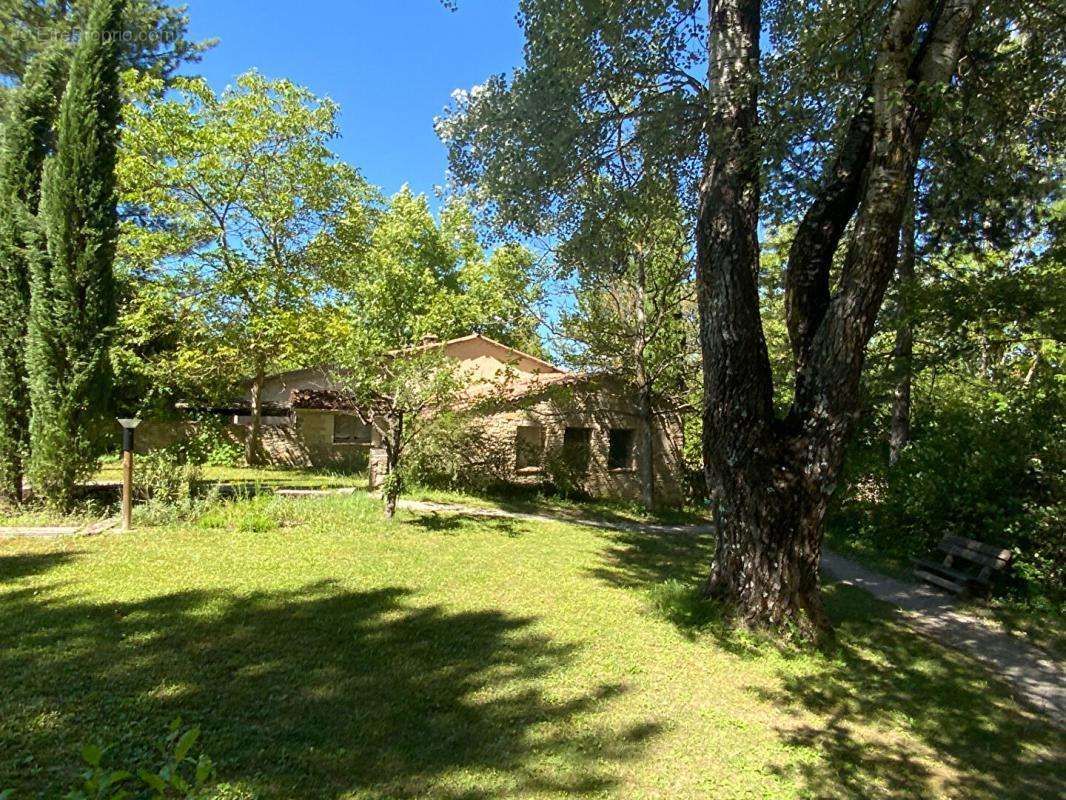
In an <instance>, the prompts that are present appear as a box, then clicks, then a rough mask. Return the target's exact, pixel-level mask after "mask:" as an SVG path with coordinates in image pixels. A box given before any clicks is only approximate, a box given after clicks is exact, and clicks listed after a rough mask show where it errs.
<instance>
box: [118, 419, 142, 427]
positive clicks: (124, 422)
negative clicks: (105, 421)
mask: <svg viewBox="0 0 1066 800" xmlns="http://www.w3.org/2000/svg"><path fill="white" fill-rule="evenodd" d="M118 424H119V425H121V426H122V427H123V428H126V429H127V430H133V429H134V428H136V427H137V426H138V425H140V424H141V421H140V419H138V418H137V417H119V418H118Z"/></svg>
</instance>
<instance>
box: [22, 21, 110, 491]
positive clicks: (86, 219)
mask: <svg viewBox="0 0 1066 800" xmlns="http://www.w3.org/2000/svg"><path fill="white" fill-rule="evenodd" d="M123 6H124V3H123V0H97V2H96V3H95V4H94V5H93V9H92V13H91V14H90V15H89V20H88V24H87V25H86V28H85V31H84V35H83V36H82V38H81V40H80V41H79V43H78V46H77V48H76V49H75V52H74V57H73V60H72V62H71V66H70V76H69V78H68V80H67V85H66V89H65V90H64V92H63V98H62V101H61V103H60V109H59V119H58V126H57V133H56V153H55V155H54V156H53V157H52V158H50V159H49V160H48V161H47V163H46V164H45V167H44V177H43V179H42V184H41V201H40V216H41V218H42V221H43V227H44V231H45V236H46V240H47V243H48V252H47V256H46V257H42V258H34V259H33V263H32V268H31V292H30V320H29V332H28V341H27V364H28V366H29V376H30V400H31V405H32V414H33V416H32V420H31V423H30V441H31V459H30V470H29V474H30V478H31V480H32V481H33V484H34V488H35V490H37V491H39V492H41V493H42V494H43V495H44V496H45V497H47V498H50V499H51V500H54V501H56V502H58V503H61V504H67V503H69V501H70V500H71V496H72V492H73V489H74V485H75V483H76V481H77V479H78V478H79V477H80V476H82V475H83V474H84V473H86V472H87V471H89V470H90V469H91V468H92V465H93V456H94V442H93V431H92V424H93V423H94V421H96V420H98V419H99V418H100V417H101V415H102V413H103V412H105V411H106V410H107V409H108V406H109V400H110V377H111V372H110V369H109V361H108V346H109V344H110V340H111V333H112V326H113V324H114V321H115V280H114V275H113V272H112V267H113V261H114V255H115V241H116V238H117V234H118V218H117V214H116V195H115V159H116V150H117V143H118V124H119V111H120V108H121V99H120V96H119V76H118V54H119V49H118V39H119V32H120V30H121V18H122V9H123Z"/></svg>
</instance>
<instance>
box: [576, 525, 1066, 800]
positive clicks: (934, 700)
mask: <svg viewBox="0 0 1066 800" xmlns="http://www.w3.org/2000/svg"><path fill="white" fill-rule="evenodd" d="M604 536H606V537H607V539H608V542H609V544H608V546H607V547H606V548H605V550H604V556H603V560H602V563H601V564H599V565H598V566H597V567H595V568H594V569H593V570H592V573H593V574H594V575H595V576H597V577H598V578H600V579H601V580H604V581H606V582H608V583H610V584H611V585H615V586H621V587H625V588H633V589H639V590H644V591H647V592H648V593H649V598H650V601H651V602H650V605H651V606H652V607H653V608H654V609H655V612H656V613H658V614H660V615H661V616H662V617H664V618H666V619H668V620H670V621H671V622H672V623H674V624H675V625H677V627H678V629H679V631H680V632H681V633H682V634H683V635H685V636H687V637H689V638H705V639H706V640H707V641H708V642H711V641H713V642H714V644H715V645H716V646H717V647H719V648H721V649H723V650H726V651H728V652H730V653H732V654H734V655H736V656H739V657H742V658H744V659H753V660H758V659H762V658H764V657H767V656H773V657H774V658H775V660H776V661H777V663H779V664H781V665H782V666H781V667H780V675H779V676H778V677H779V682H778V688H777V689H776V690H773V691H767V690H765V689H760V690H758V692H757V694H758V696H759V697H760V698H761V699H763V700H765V701H767V702H770V703H773V704H775V705H777V706H779V707H782V708H784V709H785V710H787V711H790V712H801V713H802V712H809V713H811V714H814V715H817V717H818V718H819V722H818V723H807V724H805V725H802V726H800V727H789V728H787V729H785V728H782V729H781V730H780V731H779V733H780V735H781V737H782V738H783V739H784V740H785V741H786V742H787V743H788V744H789V745H792V746H794V747H796V748H802V749H804V750H808V751H809V750H813V751H814V752H815V753H816V754H817V755H818V758H815V759H810V758H803V759H799V761H800V764H799V766H795V765H792V766H788V767H781V768H780V771H781V772H783V773H787V774H788V775H789V776H790V777H791V778H792V779H793V780H798V781H799V782H800V784H801V785H802V786H803V788H804V796H811V797H844V798H856V800H857V799H858V798H868V797H883V798H904V797H907V798H918V797H933V796H944V795H947V796H951V797H966V798H970V797H981V798H997V800H998V798H1007V797H1016V798H1036V797H1066V757H1064V755H1063V754H1064V753H1066V734H1064V733H1063V732H1062V731H1059V730H1056V729H1055V728H1054V727H1052V725H1051V724H1050V723H1049V722H1048V721H1047V720H1045V719H1044V718H1043V717H1040V716H1038V715H1035V714H1033V713H1030V712H1028V711H1026V710H1024V709H1021V708H1019V707H1018V706H1017V705H1016V704H1015V703H1014V702H1013V701H1012V700H1011V698H1010V694H1009V692H1008V690H1007V688H1006V687H1005V686H1004V685H1003V684H1001V683H1000V682H999V681H998V680H996V679H995V678H994V677H993V676H992V675H991V674H990V673H989V672H988V671H987V670H986V669H985V668H984V667H983V666H982V665H981V664H979V663H977V662H976V661H973V660H972V659H970V658H968V657H966V656H964V655H962V654H960V653H956V652H955V651H953V650H948V649H946V648H943V647H940V646H938V645H936V644H934V643H933V642H931V641H930V640H928V639H926V638H924V637H922V636H920V635H919V634H917V633H915V632H914V631H913V630H912V629H910V628H909V627H907V626H906V625H905V624H904V623H903V621H901V620H900V619H899V618H898V617H897V616H896V615H895V614H894V613H893V611H892V610H891V608H890V607H889V606H887V605H885V604H883V603H880V602H879V601H877V600H875V599H874V598H873V597H871V596H870V595H869V594H867V593H866V592H864V591H862V590H861V589H857V588H854V587H849V586H844V585H841V584H831V585H829V586H827V587H825V590H824V593H825V600H826V603H827V607H828V610H829V612H830V615H831V617H832V619H833V621H834V624H835V625H836V630H837V636H836V641H835V642H834V643H832V644H831V645H829V646H828V647H827V648H826V649H825V650H824V651H823V652H814V653H811V652H807V651H805V650H803V649H802V648H793V647H787V646H786V647H781V648H776V647H775V646H774V645H773V644H771V643H770V642H769V640H768V639H766V638H765V637H759V636H755V637H750V636H749V635H748V634H745V633H744V632H742V631H737V630H735V629H734V628H732V627H731V626H729V625H728V623H727V621H726V620H724V619H723V618H722V616H721V614H720V612H719V611H718V610H716V609H715V608H714V607H713V604H710V603H708V602H707V601H706V600H703V599H701V598H700V597H699V591H698V590H699V585H700V582H701V581H702V579H703V577H704V575H705V574H706V570H707V569H708V568H709V565H710V563H711V558H712V556H713V552H714V541H715V539H714V534H713V533H694V532H686V533H682V534H674V533H670V534H663V533H652V532H648V531H633V532H619V533H609V534H604ZM781 656H784V658H781ZM812 665H813V666H812ZM923 753H924V755H925V756H926V758H922V754H923ZM930 762H939V763H938V764H933V763H930ZM941 765H946V766H941Z"/></svg>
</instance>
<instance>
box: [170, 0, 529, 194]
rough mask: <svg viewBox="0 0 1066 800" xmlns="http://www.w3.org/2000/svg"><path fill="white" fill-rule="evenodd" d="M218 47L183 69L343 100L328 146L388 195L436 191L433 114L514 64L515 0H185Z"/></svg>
mask: <svg viewBox="0 0 1066 800" xmlns="http://www.w3.org/2000/svg"><path fill="white" fill-rule="evenodd" d="M185 2H186V3H187V4H188V7H189V17H190V26H189V27H190V30H189V33H190V36H191V37H192V38H193V39H206V38H210V37H217V38H218V39H219V43H218V45H216V46H215V48H214V49H212V50H210V51H209V52H208V53H206V54H205V55H204V58H203V61H202V62H200V63H199V64H194V65H192V66H191V67H189V68H187V70H186V71H189V72H196V73H199V74H201V75H203V76H204V77H205V78H207V80H208V81H209V82H210V83H211V85H212V86H213V87H214V88H215V89H216V90H219V89H222V88H223V87H225V86H226V84H227V83H229V82H231V81H232V79H233V78H234V77H235V76H236V75H239V74H240V73H241V72H244V71H245V70H247V69H250V68H252V67H255V68H257V69H258V70H259V71H260V72H262V73H264V74H265V75H267V76H268V77H272V78H289V79H290V80H293V81H295V82H296V83H300V84H302V85H304V86H307V87H308V88H310V89H311V90H312V91H313V92H314V93H315V94H318V95H328V96H329V97H331V98H332V99H333V100H335V101H336V102H337V103H339V104H340V107H341V114H340V125H341V134H342V135H341V138H340V139H339V140H337V141H336V142H335V143H334V148H335V150H336V151H337V152H338V153H339V154H340V156H341V157H342V158H343V159H344V160H345V161H347V162H349V163H351V164H352V165H354V166H355V167H357V168H358V169H359V170H360V171H361V172H362V173H363V175H364V176H365V177H366V178H367V180H369V181H370V182H371V183H374V184H377V185H378V186H380V187H382V189H384V190H385V192H386V193H388V194H392V193H394V192H396V191H397V190H398V189H399V188H400V186H402V185H403V184H404V183H407V184H409V185H410V186H411V188H412V189H413V190H414V191H416V192H425V193H426V194H428V195H430V196H431V198H432V194H433V188H434V186H437V185H440V184H442V183H443V182H444V177H445V167H446V164H447V159H446V156H445V150H444V147H443V146H442V145H441V143H440V140H438V139H437V136H436V134H435V133H434V132H433V118H434V116H436V115H438V114H439V113H440V112H441V110H442V109H443V108H444V106H445V105H446V104H447V103H448V100H449V96H450V95H451V92H452V91H453V90H454V89H457V88H469V87H470V86H473V85H474V84H477V83H481V82H482V81H484V80H485V78H487V77H488V76H489V75H491V74H493V73H497V72H510V71H511V70H512V69H513V68H514V67H515V66H517V65H518V64H520V63H521V59H522V36H521V31H519V29H518V26H517V24H516V23H515V11H516V7H517V0H459V2H458V6H459V8H458V10H457V11H454V12H452V11H448V10H447V9H445V8H444V7H443V6H442V5H441V3H440V1H439V0H391V1H390V0H348V2H344V1H343V0H303V2H296V3H294V2H291V0H185Z"/></svg>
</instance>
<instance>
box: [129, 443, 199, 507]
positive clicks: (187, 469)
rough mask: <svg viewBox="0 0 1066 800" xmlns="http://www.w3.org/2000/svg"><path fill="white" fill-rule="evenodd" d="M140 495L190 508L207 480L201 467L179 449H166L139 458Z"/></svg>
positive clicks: (137, 477) (137, 471) (138, 482)
mask: <svg viewBox="0 0 1066 800" xmlns="http://www.w3.org/2000/svg"><path fill="white" fill-rule="evenodd" d="M135 477H136V479H137V487H136V488H137V490H138V492H139V493H140V494H141V495H142V496H144V497H146V498H148V499H150V500H153V501H155V502H156V503H160V504H163V505H178V504H184V505H189V504H191V503H192V501H193V498H195V496H196V488H197V485H198V484H199V482H200V481H201V479H202V477H203V471H202V469H201V468H200V464H198V463H197V462H196V461H192V460H190V459H189V458H188V457H187V455H186V454H185V453H184V452H182V451H181V450H180V449H178V448H162V449H158V450H152V451H151V452H150V453H145V454H144V455H141V456H138V457H137V468H136V470H135Z"/></svg>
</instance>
